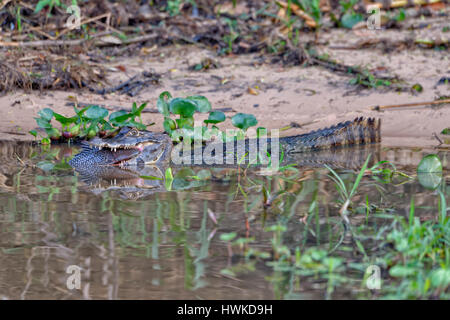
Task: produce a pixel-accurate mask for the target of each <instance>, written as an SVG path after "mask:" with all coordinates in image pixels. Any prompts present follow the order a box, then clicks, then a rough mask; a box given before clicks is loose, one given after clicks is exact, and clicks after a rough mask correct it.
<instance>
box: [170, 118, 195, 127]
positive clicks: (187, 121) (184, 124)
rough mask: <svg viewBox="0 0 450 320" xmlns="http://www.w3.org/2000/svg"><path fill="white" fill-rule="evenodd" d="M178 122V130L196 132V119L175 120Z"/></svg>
mask: <svg viewBox="0 0 450 320" xmlns="http://www.w3.org/2000/svg"><path fill="white" fill-rule="evenodd" d="M175 121H176V122H177V125H178V128H185V129H191V130H194V118H193V117H188V118H180V119H176V120H175Z"/></svg>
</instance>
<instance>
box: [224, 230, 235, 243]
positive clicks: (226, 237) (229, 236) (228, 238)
mask: <svg viewBox="0 0 450 320" xmlns="http://www.w3.org/2000/svg"><path fill="white" fill-rule="evenodd" d="M236 236H237V234H236V232H230V233H222V234H221V235H220V240H222V241H225V242H229V241H231V240H233V239H234V238H236Z"/></svg>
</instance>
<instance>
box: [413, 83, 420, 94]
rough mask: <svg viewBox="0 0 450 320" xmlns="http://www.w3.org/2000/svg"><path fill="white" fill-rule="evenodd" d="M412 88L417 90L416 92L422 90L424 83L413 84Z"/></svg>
mask: <svg viewBox="0 0 450 320" xmlns="http://www.w3.org/2000/svg"><path fill="white" fill-rule="evenodd" d="M411 89H412V90H414V91H416V92H422V91H423V87H422V85H421V84H420V83H415V84H413V85H412V87H411Z"/></svg>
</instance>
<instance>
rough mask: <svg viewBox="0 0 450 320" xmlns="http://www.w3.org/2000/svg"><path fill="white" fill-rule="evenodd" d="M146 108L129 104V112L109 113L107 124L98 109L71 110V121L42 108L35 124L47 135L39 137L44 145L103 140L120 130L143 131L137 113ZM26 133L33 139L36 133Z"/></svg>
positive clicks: (94, 107)
mask: <svg viewBox="0 0 450 320" xmlns="http://www.w3.org/2000/svg"><path fill="white" fill-rule="evenodd" d="M146 105H147V103H143V104H141V105H140V106H139V107H138V106H137V104H136V103H133V106H132V109H131V112H127V111H124V110H121V111H117V112H113V113H111V114H110V115H109V118H108V120H106V117H107V116H108V114H109V111H108V110H106V109H105V108H102V107H100V106H98V105H90V106H87V107H85V108H83V109H78V108H77V107H74V112H75V116H72V117H65V116H63V115H61V114H59V113H56V112H54V111H53V110H52V109H50V108H44V109H42V110H40V111H39V112H38V116H39V117H36V118H35V120H36V123H37V125H38V126H39V127H40V128H41V129H43V130H44V131H45V132H46V134H47V137H42V140H41V142H42V143H44V144H49V143H51V140H53V141H67V140H70V139H75V138H86V139H90V138H93V137H94V136H96V135H100V136H103V135H105V134H106V133H107V132H109V131H111V130H115V129H116V128H120V127H123V126H132V127H136V128H138V129H140V130H144V129H145V128H147V126H148V125H145V124H143V123H142V118H141V113H142V110H143V109H144V108H145V107H146ZM136 118H138V119H139V121H137V120H136ZM53 119H54V120H55V121H56V122H58V123H59V124H60V125H61V128H60V129H59V128H56V127H54V126H53V125H52V120H53ZM29 133H30V134H32V135H33V136H35V137H37V135H38V132H37V131H36V130H31V131H30V132H29Z"/></svg>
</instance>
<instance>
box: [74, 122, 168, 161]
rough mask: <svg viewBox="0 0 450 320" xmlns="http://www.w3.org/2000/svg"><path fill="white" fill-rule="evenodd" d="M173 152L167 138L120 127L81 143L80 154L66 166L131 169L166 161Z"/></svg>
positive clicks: (160, 134)
mask: <svg viewBox="0 0 450 320" xmlns="http://www.w3.org/2000/svg"><path fill="white" fill-rule="evenodd" d="M171 148H172V140H171V139H170V137H169V136H168V135H167V134H163V133H155V132H150V131H139V130H137V129H136V128H131V127H122V128H121V129H119V130H116V131H114V132H112V133H111V134H109V135H108V136H106V137H103V138H98V137H96V138H94V139H91V140H90V141H88V142H84V143H82V151H81V152H80V153H79V154H77V155H76V156H75V157H74V158H73V159H72V160H70V162H69V164H70V165H71V166H73V167H80V166H92V165H116V166H121V167H124V166H133V165H145V164H158V163H161V162H164V161H166V160H167V159H168V158H169V157H168V155H169V154H170V151H171Z"/></svg>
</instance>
